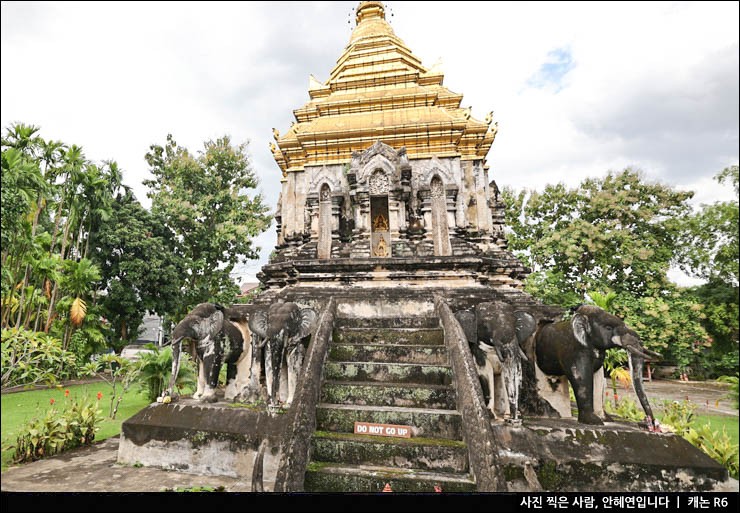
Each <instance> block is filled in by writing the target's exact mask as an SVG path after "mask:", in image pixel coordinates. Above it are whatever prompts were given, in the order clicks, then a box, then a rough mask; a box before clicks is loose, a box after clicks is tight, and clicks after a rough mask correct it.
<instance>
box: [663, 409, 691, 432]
mask: <svg viewBox="0 0 740 513" xmlns="http://www.w3.org/2000/svg"><path fill="white" fill-rule="evenodd" d="M694 410H696V406H695V405H693V404H692V403H690V402H689V401H682V402H680V403H679V402H678V401H663V417H662V418H661V419H660V422H661V424H663V425H668V426H670V429H672V430H673V432H674V433H676V434H677V435H679V436H684V435H685V434H686V433H688V432H689V429H691V425H692V423H693V422H694Z"/></svg>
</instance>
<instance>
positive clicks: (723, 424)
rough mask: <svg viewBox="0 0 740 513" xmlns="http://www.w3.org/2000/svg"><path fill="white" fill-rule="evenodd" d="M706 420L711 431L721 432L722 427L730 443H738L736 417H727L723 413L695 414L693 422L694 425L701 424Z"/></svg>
mask: <svg viewBox="0 0 740 513" xmlns="http://www.w3.org/2000/svg"><path fill="white" fill-rule="evenodd" d="M707 422H708V423H709V425H710V426H711V428H712V431H717V432H719V433H722V428H724V429H725V432H726V433H727V436H729V437H730V440H732V443H733V444H735V445H738V438H739V436H738V427H739V426H740V421H738V417H727V416H724V415H722V416H720V415H696V416H695V417H694V424H695V425H696V426H703V425H704V424H706V423H707Z"/></svg>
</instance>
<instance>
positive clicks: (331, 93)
mask: <svg viewBox="0 0 740 513" xmlns="http://www.w3.org/2000/svg"><path fill="white" fill-rule="evenodd" d="M356 21H357V26H356V27H355V29H354V31H353V32H352V36H351V37H350V40H349V44H348V45H347V47H346V48H345V50H344V53H343V54H342V55H341V57H339V60H338V61H337V65H336V66H335V67H334V69H333V70H332V72H331V75H330V76H329V79H328V80H327V82H326V83H325V84H322V83H321V82H319V81H318V80H316V79H315V78H313V77H311V78H310V84H309V90H308V93H309V96H310V98H311V100H310V101H309V102H308V103H307V104H306V105H304V106H303V107H301V108H299V109H296V110H295V111H293V113H294V114H295V117H296V121H297V122H296V123H294V124H293V125H292V126H291V127H290V129H289V130H288V132H287V133H286V134H284V135H282V136H280V135H279V133H278V132H277V130H275V131H274V135H275V139H276V141H277V145H274V144H271V148H272V152H273V155H274V157H275V160H276V161H277V163H278V165H279V166H280V168H281V169H282V170H283V172H284V173H285V172H291V171H302V170H303V169H304V166H307V165H316V164H329V163H343V162H348V161H349V160H350V159H351V154H352V152H353V151H357V150H364V149H367V148H368V147H369V146H370V145H372V144H373V143H374V142H375V141H377V140H380V141H383V142H384V143H386V144H388V145H390V146H393V147H394V148H400V147H401V146H405V147H406V150H407V154H408V156H409V158H410V159H417V158H430V157H432V156H437V157H455V156H459V157H461V158H462V159H463V160H484V159H485V156H486V154H487V153H488V150H489V149H490V148H491V144H492V143H493V140H494V138H495V136H496V127H495V126H491V125H490V123H491V118H490V116H489V117H488V118H487V119H486V122H482V121H478V120H476V119H474V118H472V117H471V116H470V109H463V108H460V102H461V101H462V95H460V94H456V93H453V92H452V91H450V90H449V89H447V88H446V87H444V86H443V85H442V80H443V78H444V76H443V74H442V73H441V72H440V71H439V70H437V69H435V68H434V67H433V68H431V69H428V68H425V67H424V66H423V65H422V63H421V61H420V60H419V58H418V57H416V56H415V55H414V54H413V53H411V50H409V49H408V48H407V47H406V45H405V44H404V42H403V41H402V40H401V39H400V38H399V37H398V36H396V35H395V33H394V32H393V29H392V28H391V26H390V25H389V24H388V22H387V21H386V20H385V8H384V6H383V3H382V2H360V5H359V6H358V8H357V16H356Z"/></svg>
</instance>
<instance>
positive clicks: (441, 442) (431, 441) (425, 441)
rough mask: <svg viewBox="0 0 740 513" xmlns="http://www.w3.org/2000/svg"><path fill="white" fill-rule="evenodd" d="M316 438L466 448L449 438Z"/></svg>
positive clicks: (331, 434)
mask: <svg viewBox="0 0 740 513" xmlns="http://www.w3.org/2000/svg"><path fill="white" fill-rule="evenodd" d="M314 436H315V437H317V438H331V439H334V440H340V439H341V440H357V441H359V442H376V443H384V442H387V443H395V444H413V445H434V446H438V447H460V448H462V447H465V442H463V441H462V440H451V439H449V438H425V437H421V436H419V437H412V438H399V437H393V436H374V435H356V434H353V433H335V432H333V431H316V432H315V433H314Z"/></svg>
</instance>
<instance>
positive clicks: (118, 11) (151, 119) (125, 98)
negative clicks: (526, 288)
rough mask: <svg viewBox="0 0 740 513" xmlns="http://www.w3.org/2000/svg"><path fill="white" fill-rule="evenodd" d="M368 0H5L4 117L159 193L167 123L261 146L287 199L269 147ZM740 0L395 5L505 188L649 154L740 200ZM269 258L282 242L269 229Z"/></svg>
mask: <svg viewBox="0 0 740 513" xmlns="http://www.w3.org/2000/svg"><path fill="white" fill-rule="evenodd" d="M356 5H357V2H208V3H200V2H183V3H170V2H165V3H158V2H133V3H128V2H79V3H77V2H64V3H57V2H50V3H35V2H32V3H27V2H3V3H2V4H1V7H0V9H1V10H2V12H1V14H2V15H1V16H0V21H1V23H2V34H1V39H2V45H1V47H0V51H1V52H2V60H1V64H2V74H1V81H2V83H1V86H0V99H1V105H2V108H1V109H0V123H1V124H2V127H3V128H5V127H7V126H8V125H9V124H10V123H11V122H13V121H22V122H25V123H32V124H36V125H40V126H41V128H42V130H41V136H42V137H44V138H47V139H48V138H51V139H58V140H62V141H64V142H66V143H70V144H71V143H74V144H78V145H81V146H83V148H84V149H85V152H86V155H87V156H88V158H91V159H94V160H103V159H114V160H116V161H118V163H119V165H120V166H121V168H122V169H123V170H124V182H125V183H126V184H128V185H130V186H132V187H133V188H134V190H135V192H136V194H137V197H138V198H139V199H140V200H141V201H142V203H144V204H145V205H147V204H148V200H147V198H146V197H145V188H144V187H143V186H142V185H141V181H142V180H144V179H146V178H147V177H148V176H149V172H148V168H147V165H146V162H145V161H144V155H145V153H146V152H147V150H148V148H149V145H151V144H155V143H156V144H163V143H164V142H165V139H166V136H167V134H168V133H172V134H173V135H174V137H175V139H176V140H177V142H178V143H179V144H181V145H183V146H186V147H188V148H189V149H190V150H191V151H197V150H198V149H199V148H201V147H202V144H203V141H205V140H207V139H213V138H216V137H220V136H222V135H224V134H229V135H230V136H231V137H232V140H234V141H237V142H242V141H247V140H248V141H250V152H251V155H252V158H253V162H254V167H255V169H256V170H257V172H258V174H259V176H260V179H261V188H262V190H263V192H264V194H265V196H266V199H267V202H268V203H269V204H270V205H272V206H274V205H275V204H276V202H277V195H278V192H279V188H280V182H279V179H280V172H279V170H278V167H277V165H276V164H275V162H274V161H273V159H272V156H271V154H270V151H269V149H268V143H269V142H270V141H271V140H272V130H271V129H272V128H273V127H275V128H277V129H278V130H280V131H281V132H284V131H285V130H286V129H287V128H288V127H289V126H290V123H291V121H292V120H293V115H292V111H293V110H294V109H296V108H299V107H300V106H302V105H303V104H304V103H305V102H306V101H307V100H308V93H307V90H308V76H309V75H310V74H313V75H314V76H316V77H317V78H318V79H319V80H322V81H323V80H326V78H327V77H328V75H329V71H330V70H331V68H332V67H333V66H334V64H335V63H336V60H337V58H338V57H339V56H340V54H341V53H342V50H343V49H344V47H345V45H346V44H347V42H348V40H349V36H350V32H351V29H352V27H353V25H354V23H351V24H348V23H347V21H348V20H350V19H352V20H353V13H352V9H353V8H354V7H356ZM738 5H739V4H738V3H737V2H721V3H716V2H657V3H653V2H615V3H611V2H594V3H592V2H542V3H539V2H534V3H533V2H454V3H453V2H393V1H391V2H387V6H388V11H389V13H391V14H393V16H391V17H389V19H390V20H391V21H390V22H391V25H392V26H393V28H394V30H395V32H396V34H397V35H398V36H399V37H401V39H403V40H404V42H405V43H406V44H407V46H408V47H409V48H411V50H412V51H413V52H414V53H415V54H416V55H417V56H419V57H420V58H421V59H422V61H423V62H424V63H425V64H426V65H427V66H431V65H432V64H434V63H435V62H437V61H438V60H440V59H441V62H442V69H443V70H444V72H445V85H446V86H447V87H449V88H450V89H451V90H453V91H455V92H458V93H462V94H463V95H464V97H463V106H465V107H467V106H472V108H473V116H475V117H477V118H479V119H483V118H484V117H485V115H486V113H488V112H489V111H491V110H493V111H494V118H495V119H496V120H497V121H498V122H499V133H498V136H497V138H496V142H495V143H494V145H493V148H492V149H491V152H490V153H489V155H488V162H489V164H490V166H491V177H492V178H493V179H495V180H496V181H497V183H498V185H499V186H500V187H505V186H510V187H513V188H515V189H521V188H525V187H528V188H541V187H543V186H544V185H545V184H547V183H556V182H564V183H566V184H567V185H569V186H574V185H576V184H577V183H579V182H580V181H581V180H582V179H584V178H586V177H594V176H602V175H603V174H604V173H606V172H607V171H608V170H621V169H623V168H625V167H627V166H634V167H637V168H640V169H642V170H643V171H644V173H645V176H646V178H648V179H650V180H654V181H660V182H663V183H666V184H670V185H672V186H675V187H678V188H682V189H691V190H694V191H696V192H697V194H696V196H695V199H694V201H695V203H696V204H697V205H698V204H700V203H707V202H712V201H716V200H721V199H728V198H730V197H732V195H733V194H732V191H731V189H730V188H729V187H721V186H719V185H717V184H716V183H715V182H714V181H713V180H712V177H713V176H714V175H715V174H716V173H717V172H718V171H720V170H721V169H723V168H724V167H726V166H728V165H731V164H737V162H738V111H739V110H740V108H739V106H738V98H739V97H740V91H739V90H738V70H739V69H740V65H739V64H738V55H739V54H740V51H739V46H738V34H739V33H740V30H739V27H738V19H739V18H740V13H739V12H738ZM257 242H258V244H259V245H261V246H262V248H263V250H262V259H261V260H260V261H259V262H252V263H250V264H249V265H247V266H246V267H244V268H243V269H241V271H240V273H241V278H242V279H244V280H246V281H252V280H254V274H255V273H256V272H257V271H258V270H259V268H260V267H261V265H263V264H264V263H265V262H266V261H267V256H268V255H269V253H270V251H271V250H272V248H273V246H274V243H275V232H274V230H270V231H269V232H267V233H265V234H264V235H262V236H261V237H260V238H259V239H258V241H257Z"/></svg>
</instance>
